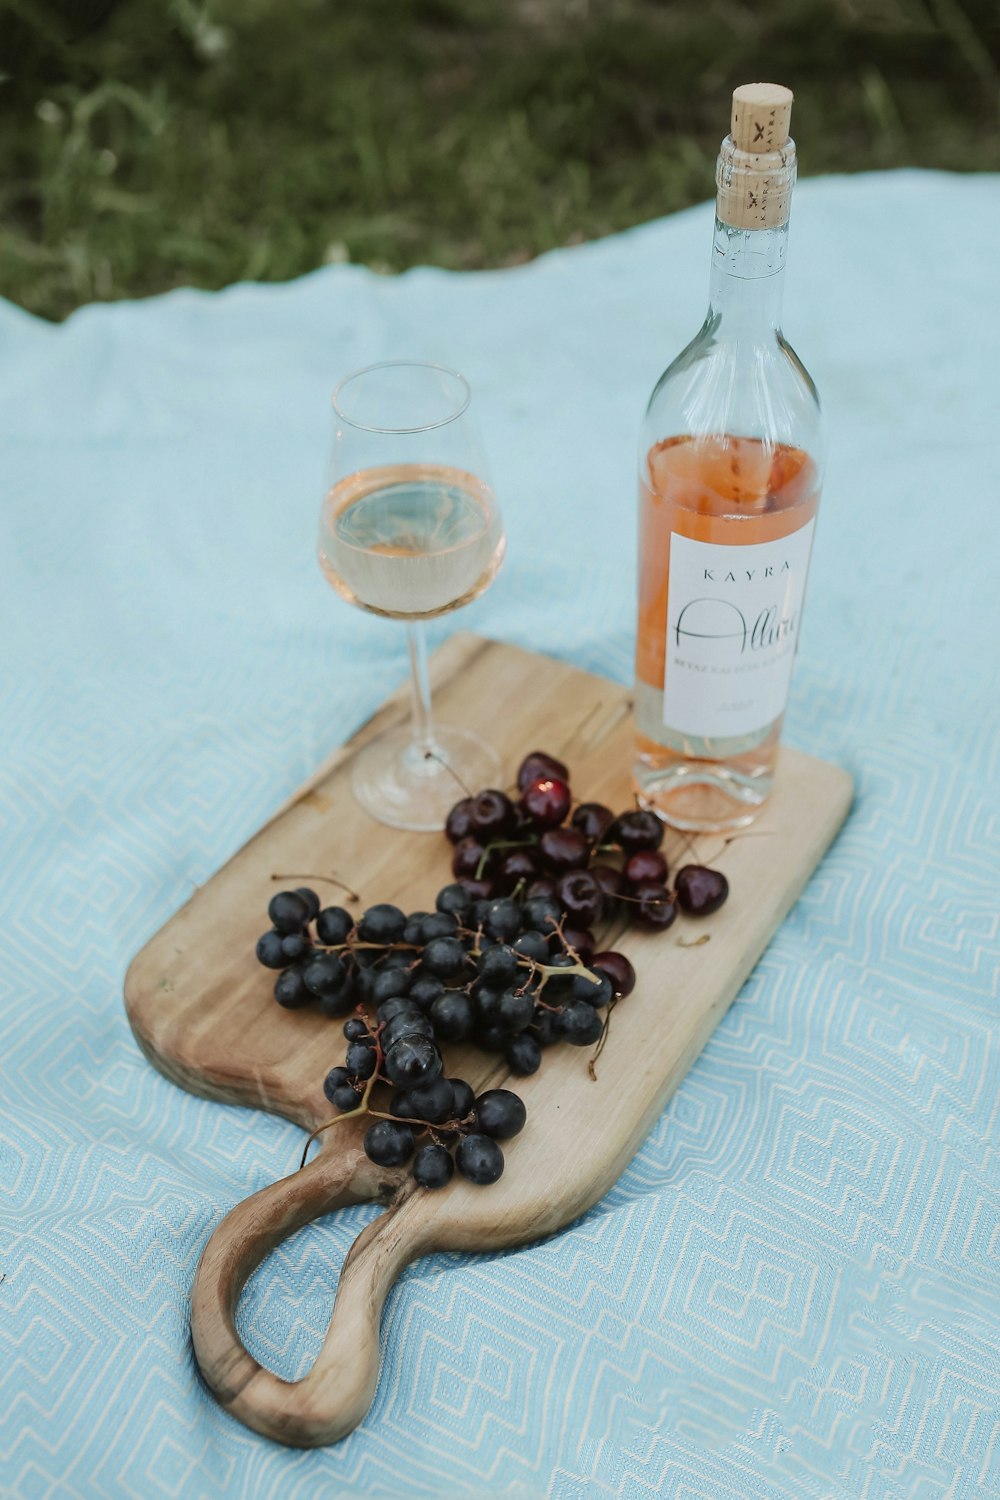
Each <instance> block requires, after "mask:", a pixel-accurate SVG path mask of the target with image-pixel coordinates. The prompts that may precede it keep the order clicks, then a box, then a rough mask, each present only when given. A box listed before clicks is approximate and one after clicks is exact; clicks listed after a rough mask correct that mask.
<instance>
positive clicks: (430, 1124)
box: [257, 881, 635, 1187]
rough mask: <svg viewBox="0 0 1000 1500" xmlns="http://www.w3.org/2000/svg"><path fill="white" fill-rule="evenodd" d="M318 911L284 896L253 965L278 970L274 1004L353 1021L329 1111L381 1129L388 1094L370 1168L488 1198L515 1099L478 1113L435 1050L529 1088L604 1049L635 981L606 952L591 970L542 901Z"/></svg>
mask: <svg viewBox="0 0 1000 1500" xmlns="http://www.w3.org/2000/svg"><path fill="white" fill-rule="evenodd" d="M318 905H319V903H318V900H317V898H316V897H315V894H314V893H313V892H312V891H311V890H308V889H306V888H301V889H299V890H295V891H281V892H279V893H278V895H276V896H275V897H274V898H273V899H272V901H271V903H270V906H269V907H268V915H269V916H270V918H271V921H272V923H273V928H272V930H271V931H270V932H267V933H265V934H264V936H263V937H262V938H261V939H260V941H259V943H258V945H257V956H258V958H259V959H260V961H261V962H262V963H263V964H265V965H266V966H268V967H277V966H278V965H279V964H283V965H284V966H285V967H284V968H283V969H282V972H281V974H280V975H279V976H278V979H277V982H276V985H275V997H276V999H277V1000H278V1001H279V1003H280V1004H282V1005H285V1006H287V1007H289V1008H293V1009H296V1008H299V1007H300V1006H302V1005H305V1004H309V1003H310V1002H316V1003H317V1004H318V1005H319V1007H320V1009H321V1010H322V1011H323V1013H324V1014H326V1015H328V1016H344V1015H347V1014H348V1013H349V1012H350V1011H352V1010H353V1011H354V1012H355V1014H354V1015H353V1016H352V1017H351V1019H349V1020H348V1021H347V1022H346V1023H345V1025H344V1036H345V1039H346V1041H347V1051H346V1056H345V1058H344V1062H343V1064H342V1065H341V1066H338V1067H335V1068H333V1069H331V1071H330V1073H329V1074H328V1075H327V1078H326V1081H325V1083H324V1091H325V1093H326V1096H327V1098H328V1099H329V1100H330V1102H331V1103H332V1104H333V1105H334V1106H335V1108H337V1109H338V1110H340V1111H342V1112H344V1113H349V1112H354V1111H359V1110H361V1109H364V1111H365V1112H366V1113H369V1114H372V1115H376V1116H378V1111H376V1110H375V1109H374V1108H373V1107H372V1106H371V1102H370V1101H371V1098H372V1089H373V1086H374V1085H375V1084H379V1083H385V1084H388V1085H389V1086H390V1087H391V1088H393V1089H394V1090H395V1092H394V1093H393V1094H392V1097H391V1099H390V1100H389V1103H388V1109H387V1110H385V1111H384V1112H383V1114H384V1117H377V1118H376V1120H375V1123H374V1124H372V1125H371V1126H370V1127H369V1129H368V1131H367V1133H366V1135H365V1150H366V1151H367V1153H368V1155H369V1156H370V1157H371V1159H372V1160H373V1161H375V1162H377V1163H378V1164H379V1165H381V1166H386V1167H390V1166H391V1167H395V1166H402V1165H404V1164H405V1163H406V1162H408V1161H410V1160H411V1159H412V1166H413V1175H414V1177H415V1178H416V1179H417V1181H418V1182H419V1183H421V1184H422V1185H423V1186H425V1187H441V1186H444V1184H445V1183H446V1182H448V1181H449V1180H450V1178H451V1175H452V1173H453V1171H454V1169H455V1167H456V1166H457V1168H458V1170H459V1172H460V1173H462V1174H463V1175H464V1176H465V1177H467V1178H468V1179H469V1180H470V1181H472V1182H476V1183H489V1182H495V1181H496V1180H497V1178H498V1177H499V1176H500V1174H501V1172H502V1171H503V1153H502V1150H501V1148H500V1146H499V1145H498V1142H499V1141H500V1140H503V1139H507V1138H508V1137H509V1136H512V1135H515V1134H516V1133H517V1132H518V1131H519V1130H520V1129H521V1127H522V1126H523V1124H524V1119H525V1112H524V1105H523V1103H522V1102H521V1100H520V1099H519V1098H518V1097H517V1095H516V1094H514V1093H512V1092H511V1091H510V1090H507V1089H491V1090H490V1091H489V1092H488V1093H486V1094H483V1095H481V1096H480V1097H479V1098H476V1097H475V1094H474V1092H473V1090H472V1088H471V1087H470V1085H469V1084H468V1083H467V1082H466V1081H465V1080H464V1079H461V1078H446V1077H445V1073H444V1058H443V1056H442V1053H441V1044H442V1043H447V1042H456V1043H457V1042H473V1043H474V1044H476V1045H478V1046H479V1047H481V1048H482V1049H484V1050H485V1051H487V1052H492V1053H497V1054H500V1055H502V1056H503V1058H504V1059H505V1061H506V1063H507V1066H508V1067H509V1068H510V1070H511V1072H513V1073H516V1074H520V1075H526V1074H529V1073H534V1072H535V1071H536V1070H537V1069H538V1067H539V1065H540V1063H541V1060H542V1050H543V1048H546V1047H549V1046H552V1045H553V1044H555V1043H556V1042H560V1041H564V1042H568V1043H571V1044H573V1045H576V1046H589V1045H590V1044H592V1043H594V1042H596V1041H597V1040H598V1039H599V1038H600V1036H601V1032H602V1030H603V1019H602V1014H601V1013H602V1011H603V1010H604V1009H605V1007H607V1006H608V1004H609V1003H610V1002H611V1001H612V999H614V998H616V997H618V998H621V997H622V996H624V995H626V994H628V993H629V992H630V991H631V989H632V986H633V985H634V983H635V975H634V972H633V970H632V965H631V964H630V963H629V961H628V959H627V958H625V956H624V954H621V953H614V952H611V951H609V952H607V953H604V954H597V955H596V956H593V957H591V955H590V954H588V960H589V963H590V965H591V966H590V967H588V966H587V964H585V963H584V962H583V961H582V958H581V956H580V955H579V953H578V952H576V950H575V949H574V947H573V945H572V942H571V940H570V937H569V935H568V932H567V929H566V927H565V912H564V909H563V907H562V906H561V905H560V904H559V902H558V901H556V900H554V899H552V898H551V897H547V896H540V897H539V896H536V897H533V898H530V899H519V898H518V897H516V896H514V895H513V894H512V895H509V896H502V897H489V898H483V897H476V896H475V895H473V894H472V893H471V892H470V891H469V890H468V889H467V888H466V886H465V885H464V884H463V883H462V882H460V881H455V882H453V883H452V884H450V885H446V886H445V887H444V888H443V889H442V890H440V891H439V892H438V894H437V898H436V902H435V907H436V909H435V910H434V911H433V912H422V911H418V912H412V913H410V914H409V915H407V914H406V913H404V912H403V911H401V910H400V909H399V908H398V907H396V906H392V905H389V904H387V903H380V904H379V905H377V906H372V907H369V908H368V909H367V910H366V911H365V912H364V913H363V915H362V916H361V917H360V919H359V920H357V921H355V920H354V918H352V917H351V915H350V913H349V912H347V911H345V910H344V909H343V908H342V907H336V906H334V907H327V908H326V909H325V910H322V911H319V910H317V908H318ZM313 921H314V922H315V935H314V934H313V932H312V930H311V924H312V922H313ZM424 1134H426V1135H428V1136H429V1140H428V1142H427V1143H426V1144H424V1145H422V1146H421V1147H420V1149H419V1150H417V1149H416V1147H417V1138H418V1137H419V1136H421V1135H424ZM453 1146H454V1147H455V1150H454V1157H453V1156H452V1147H453Z"/></svg>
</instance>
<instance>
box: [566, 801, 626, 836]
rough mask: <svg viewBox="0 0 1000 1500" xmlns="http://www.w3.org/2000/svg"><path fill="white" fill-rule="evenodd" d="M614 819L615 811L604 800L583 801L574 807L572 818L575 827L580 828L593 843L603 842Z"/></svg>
mask: <svg viewBox="0 0 1000 1500" xmlns="http://www.w3.org/2000/svg"><path fill="white" fill-rule="evenodd" d="M614 821H615V815H614V813H613V812H612V811H611V809H610V807H605V806H604V804H603V802H581V803H580V806H579V807H575V808H574V809H573V816H572V817H571V818H570V822H571V823H572V825H573V827H574V828H577V829H579V831H580V832H581V833H582V834H583V836H584V838H585V839H586V840H587V841H588V843H591V844H603V842H604V835H605V834H606V833H607V831H608V829H609V828H610V827H611V825H612V823H613V822H614Z"/></svg>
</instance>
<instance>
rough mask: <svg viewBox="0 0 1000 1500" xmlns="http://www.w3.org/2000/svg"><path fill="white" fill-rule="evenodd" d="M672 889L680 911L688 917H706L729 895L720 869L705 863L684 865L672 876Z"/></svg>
mask: <svg viewBox="0 0 1000 1500" xmlns="http://www.w3.org/2000/svg"><path fill="white" fill-rule="evenodd" d="M674 889H675V890H676V892H677V900H678V903H679V905H680V907H681V910H682V911H686V912H687V914H688V916H689V917H707V916H709V915H711V913H712V912H713V911H718V910H719V907H720V906H721V905H722V903H723V902H724V901H725V899H726V897H727V896H728V895H729V881H728V880H727V879H726V877H725V875H723V873H722V871H721V870H710V869H709V868H708V866H707V865H685V866H684V868H683V869H681V870H678V871H677V874H676V875H675V876H674Z"/></svg>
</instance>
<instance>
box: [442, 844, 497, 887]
mask: <svg viewBox="0 0 1000 1500" xmlns="http://www.w3.org/2000/svg"><path fill="white" fill-rule="evenodd" d="M484 854H485V855H486V858H485V859H483V855H484ZM492 859H493V856H492V855H491V854H486V845H485V844H484V843H483V842H482V841H481V840H480V839H479V838H478V836H477V835H476V834H474V833H470V834H469V835H468V837H466V838H464V839H461V840H460V842H459V843H457V844H456V845H455V852H454V854H453V855H452V857H451V869H452V874H453V875H455V877H456V878H457V879H458V880H461V879H462V878H463V876H465V877H467V878H468V879H470V880H478V879H479V878H480V870H479V864H480V861H481V860H482V864H483V869H482V874H483V875H485V874H486V871H487V868H488V867H489V865H490V864H491V862H492Z"/></svg>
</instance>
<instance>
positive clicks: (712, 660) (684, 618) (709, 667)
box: [663, 521, 815, 739]
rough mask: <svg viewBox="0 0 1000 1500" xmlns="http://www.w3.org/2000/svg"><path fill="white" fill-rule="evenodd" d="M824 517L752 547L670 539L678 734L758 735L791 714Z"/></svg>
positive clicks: (666, 700) (668, 703)
mask: <svg viewBox="0 0 1000 1500" xmlns="http://www.w3.org/2000/svg"><path fill="white" fill-rule="evenodd" d="M814 526H815V522H814V521H807V522H806V524H805V526H800V527H799V529H798V531H793V532H792V534H791V535H790V536H786V537H784V538H783V539H782V540H781V541H777V542H756V543H751V544H749V545H747V546H742V547H739V546H737V547H725V546H716V545H715V544H714V543H711V542H695V541H692V540H691V538H690V537H686V536H679V535H678V533H677V532H673V533H671V537H670V578H669V584H668V592H667V653H666V669H665V675H664V683H663V722H664V724H665V725H667V727H668V728H670V729H672V730H674V732H675V733H677V734H682V735H690V736H692V737H694V738H697V739H715V738H719V737H729V736H737V735H747V734H753V733H754V732H755V731H757V730H760V729H764V728H765V727H766V726H767V725H768V724H771V723H773V722H774V720H775V719H777V718H778V716H779V715H780V714H782V713H783V712H784V708H785V703H786V701H787V698H788V687H789V683H790V681H791V676H792V663H793V662H794V659H795V647H796V644H797V641H798V633H799V621H800V619H801V615H802V601H803V598H804V596H805V591H806V574H807V573H808V571H809V551H810V548H811V547H812V538H813V527H814Z"/></svg>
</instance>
